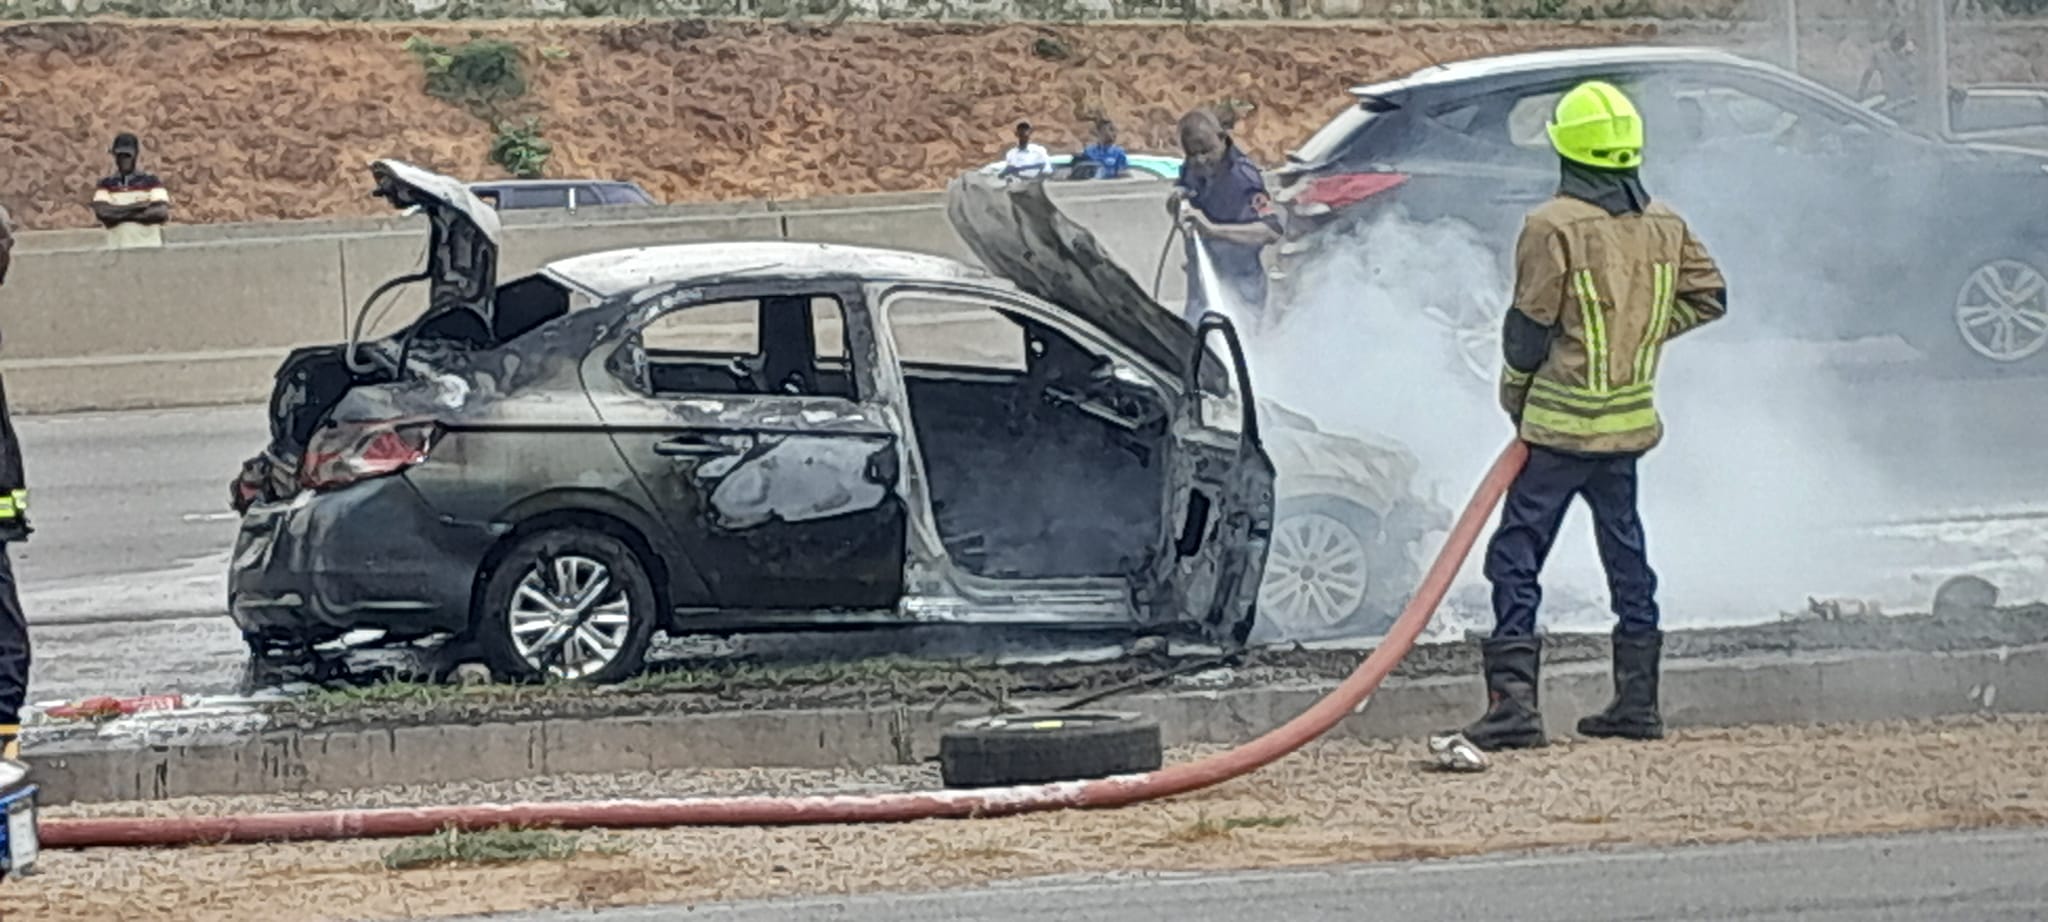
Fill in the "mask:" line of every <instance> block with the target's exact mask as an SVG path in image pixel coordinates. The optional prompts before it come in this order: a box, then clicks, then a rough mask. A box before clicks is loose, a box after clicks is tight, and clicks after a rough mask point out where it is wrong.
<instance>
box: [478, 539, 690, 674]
mask: <svg viewBox="0 0 2048 922" xmlns="http://www.w3.org/2000/svg"><path fill="white" fill-rule="evenodd" d="M658 598H659V594H658V593H657V592H656V591H655V589H654V584H653V582H652V581H651V580H649V579H648V576H647V569H646V567H645V566H644V565H643V564H642V563H641V562H640V558H639V556H638V555H637V554H636V553H635V552H634V551H633V549H632V548H631V547H628V546H627V545H626V543H625V542H624V541H621V540H620V539H619V538H618V537H616V536H613V535H610V534H606V533H603V532H598V531H595V530H592V529H588V528H582V527H577V526H566V527H558V528H554V529H549V530H545V531H539V532H535V533H533V534H528V535H524V536H521V537H519V538H517V539H515V541H514V543H513V544H512V545H511V546H510V547H509V548H508V549H507V551H506V553H505V555H504V557H503V558H502V559H501V560H500V561H499V562H498V563H497V565H495V566H493V567H491V568H490V570H489V576H488V578H487V579H486V581H485V585H484V592H483V596H482V599H481V601H480V602H479V604H478V607H477V618H478V621H477V625H476V633H477V639H478V640H479V641H481V643H482V646H483V650H484V653H485V655H486V656H487V657H488V658H489V659H490V662H491V667H492V670H493V671H494V672H496V673H497V674H499V675H502V676H505V677H507V678H510V679H515V680H533V679H554V680H558V681H571V682H588V683H594V684H604V683H608V682H616V681H619V680H621V679H624V678H626V677H628V676H631V675H633V674H634V673H636V672H638V671H640V667H641V665H642V664H643V663H644V662H645V659H646V656H647V647H648V644H649V642H650V641H651V640H652V639H653V634H654V630H655V627H656V624H657V622H659V621H660V620H661V619H660V618H659V617H658V615H657V612H656V609H657V602H656V600H657V599H658Z"/></svg>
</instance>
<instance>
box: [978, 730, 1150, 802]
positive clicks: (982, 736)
mask: <svg viewBox="0 0 2048 922" xmlns="http://www.w3.org/2000/svg"><path fill="white" fill-rule="evenodd" d="M1164 761H1165V749H1164V747H1163V746H1162V745H1161V744H1160V740H1159V722H1158V721H1156V720H1153V719H1152V718H1150V717H1146V716H1144V715H1142V714H1127V713H1119V712H1077V713H1071V714H1061V713H1053V714H1012V715H1005V716H999V717H982V718H977V719H975V720H964V721H961V722H959V723H956V724H954V725H953V726H952V727H950V728H948V729H947V730H946V731H945V732H944V733H942V734H940V736H939V775H940V777H941V778H942V779H943V780H944V781H945V784H946V786H947V787H950V788H991V787H1008V786H1010V785H1017V784H1045V783H1048V782H1053V781H1081V780H1085V779H1089V778H1107V777H1109V776H1111V775H1127V774H1135V773H1138V772H1149V771H1156V770H1157V769H1158V768H1159V766H1160V765H1161V764H1163V763H1164Z"/></svg>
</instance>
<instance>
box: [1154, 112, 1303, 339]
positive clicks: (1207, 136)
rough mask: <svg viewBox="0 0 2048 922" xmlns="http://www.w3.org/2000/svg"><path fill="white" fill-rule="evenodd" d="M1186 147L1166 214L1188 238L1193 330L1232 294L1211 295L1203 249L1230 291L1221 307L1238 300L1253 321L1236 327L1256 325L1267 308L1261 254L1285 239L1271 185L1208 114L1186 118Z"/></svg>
mask: <svg viewBox="0 0 2048 922" xmlns="http://www.w3.org/2000/svg"><path fill="white" fill-rule="evenodd" d="M1180 147H1181V152H1182V153H1183V154H1185V155H1186V158H1187V159H1185V160H1183V161H1182V162H1181V168H1180V180H1179V181H1178V182H1175V183H1174V185H1173V194H1172V195H1171V196H1169V197H1168V198H1167V200H1166V207H1167V210H1168V211H1169V212H1170V213H1172V214H1173V215H1174V218H1175V220H1177V221H1179V222H1180V224H1181V227H1182V228H1184V229H1185V231H1186V233H1187V258H1188V300H1187V307H1186V309H1185V315H1186V317H1187V320H1188V323H1189V324H1195V323H1199V322H1201V319H1202V313H1203V312H1204V311H1207V310H1215V309H1218V308H1220V307H1221V305H1216V304H1212V303H1210V301H1209V299H1210V298H1218V297H1219V296H1223V295H1225V294H1226V293H1224V292H1209V291H1205V290H1204V285H1203V281H1204V280H1203V279H1202V278H1201V272H1200V268H1199V266H1200V259H1199V257H1198V256H1197V254H1196V252H1195V248H1196V247H1202V248H1204V249H1205V250H1206V251H1207V253H1208V255H1209V259H1210V263H1211V268H1212V269H1214V270H1215V275H1214V278H1215V281H1217V282H1219V283H1221V284H1223V285H1225V286H1227V287H1229V289H1230V291H1229V292H1228V293H1227V295H1228V297H1223V298H1222V300H1226V301H1227V300H1230V299H1231V298H1234V299H1235V301H1236V303H1237V304H1238V305H1239V306H1241V307H1243V308H1244V309H1245V310H1247V311H1250V312H1251V313H1252V317H1249V318H1245V317H1233V318H1231V319H1233V320H1237V321H1245V320H1256V319H1257V317H1258V316H1259V315H1260V314H1261V313H1262V312H1263V311H1264V310H1265V307H1266V267H1265V264H1264V263H1262V262H1260V259H1259V254H1260V252H1261V251H1263V250H1264V249H1265V248H1266V247H1268V246H1270V245H1272V244H1273V243H1274V242H1275V241H1277V240H1279V239H1280V218H1279V216H1278V215H1277V214H1275V213H1274V211H1273V200H1272V198H1271V197H1270V196H1268V195H1267V194H1266V179H1265V177H1264V176H1263V175H1262V174H1260V172H1259V167H1258V164H1255V163H1253V162H1252V161H1251V158H1250V157H1246V156H1245V155H1244V152H1243V151H1240V150H1238V149H1237V145H1236V144H1235V143H1233V142H1232V141H1231V140H1230V136H1229V134H1227V133H1225V132H1224V130H1223V124H1222V122H1221V121H1219V120H1218V119H1217V118H1216V113H1214V112H1212V111H1210V110H1209V109H1206V108H1201V109H1195V110H1193V111H1191V112H1189V113H1188V114H1186V115H1183V116H1181V119H1180Z"/></svg>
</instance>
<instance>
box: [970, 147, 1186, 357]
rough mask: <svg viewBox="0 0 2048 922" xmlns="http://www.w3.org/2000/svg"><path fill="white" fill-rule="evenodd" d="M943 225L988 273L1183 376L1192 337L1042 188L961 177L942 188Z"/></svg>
mask: <svg viewBox="0 0 2048 922" xmlns="http://www.w3.org/2000/svg"><path fill="white" fill-rule="evenodd" d="M946 217H947V218H948V219H949V220H951V221H952V223H953V230H954V232H956V233H958V234H959V235H960V239H961V240H962V241H964V242H966V244H967V248H968V249H969V250H971V251H973V252H974V255H975V258H977V259H979V260H981V264H982V265H983V266H986V267H987V268H988V269H989V271H991V272H994V273H995V274H997V275H1000V276H1002V277H1003V278H1006V279H1009V280H1010V281H1011V282H1013V283H1015V284H1016V286H1017V287H1018V288H1022V289H1024V290H1025V291H1027V292H1029V293H1031V294H1032V295H1034V296H1036V297H1039V298H1042V299H1044V300H1046V301H1050V302H1052V303H1053V304H1056V305H1059V306H1060V307H1063V308H1066V309H1067V310H1069V311H1072V312H1073V313H1074V314H1076V315H1078V316H1079V317H1081V318H1082V319H1084V320H1087V321H1088V322H1089V323H1091V324H1094V325H1095V326H1096V327H1098V328H1100V329H1101V330H1102V331H1103V332H1104V333H1107V334H1109V335H1110V336H1112V337H1114V338H1116V340H1117V341H1119V342H1121V343H1123V344H1124V345H1125V346H1126V347H1128V348H1130V349H1132V350H1134V351H1136V352H1137V353H1138V354H1139V355H1142V356H1144V357H1146V358H1147V359H1150V360H1152V361H1153V362H1156V363H1158V364H1159V365H1160V366H1161V367H1162V368H1165V369H1166V370H1168V371H1169V372H1171V373H1173V374H1174V375H1176V376H1179V375H1185V374H1186V373H1187V366H1188V362H1189V361H1190V360H1191V359H1192V358H1193V357H1194V354H1195V331H1194V330H1193V329H1192V328H1191V327H1189V326H1188V324H1187V322H1186V321H1184V320H1182V319H1181V318H1180V317H1178V316H1175V315H1174V313H1173V312H1172V311H1169V310H1167V309H1166V308H1164V307H1161V306H1160V305H1159V302H1157V301H1154V300H1152V296H1151V295H1149V294H1146V293H1145V288H1144V286H1142V285H1139V284H1138V282H1137V280H1135V279H1133V278H1131V276H1130V274H1129V273H1127V272H1125V271H1124V270H1123V268H1122V267H1120V266H1118V265H1117V264H1116V261H1115V260H1114V259H1112V258H1111V257H1110V255H1109V253H1108V251H1106V250H1104V249H1103V248H1102V245H1101V244H1099V243H1097V242H1096V241H1095V237H1094V236H1093V235H1092V234H1089V233H1088V231H1087V230H1086V229H1084V228H1082V227H1081V226H1080V225H1079V224H1076V223H1074V222H1073V221H1071V220H1069V219H1068V218H1067V216H1066V215H1064V214H1061V213H1060V210H1059V207H1058V206H1056V205H1054V204H1053V203H1052V199H1051V198H1049V197H1047V196H1046V193H1045V186H1044V184H1043V183H1036V182H1019V183H1012V182H1009V181H1007V180H1004V179H1001V178H999V177H994V176H985V175H982V174H980V173H968V174H966V175H963V176H961V177H959V178H957V179H955V180H953V182H952V183H951V184H950V185H949V186H947V188H946Z"/></svg>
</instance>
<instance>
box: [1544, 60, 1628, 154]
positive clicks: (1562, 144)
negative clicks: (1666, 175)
mask: <svg viewBox="0 0 2048 922" xmlns="http://www.w3.org/2000/svg"><path fill="white" fill-rule="evenodd" d="M1550 146H1552V147H1555V148H1557V152H1558V154H1559V155H1561V156H1563V157H1564V158H1565V159H1566V160H1570V161H1572V162H1574V163H1583V164H1585V165H1587V166H1590V167H1596V168H1599V169H1603V170H1626V169H1632V168H1634V167H1635V166H1637V165H1639V164H1641V163H1642V160H1643V117H1642V116H1641V115H1640V114H1638V113H1637V112H1636V105H1635V103H1632V102H1629V99H1628V96H1626V95H1624V94H1623V93H1622V92H1621V91H1620V90H1618V89H1616V88H1615V87H1614V85H1613V84H1611V83H1606V82H1603V81H1599V80H1594V81H1590V82H1587V83H1581V84H1579V85H1578V86H1577V87H1574V88H1573V89H1572V91H1571V92H1569V93H1566V94H1564V98H1563V99H1560V100H1558V101H1557V112H1556V113H1555V114H1553V115H1552V116H1551V119H1550Z"/></svg>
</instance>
